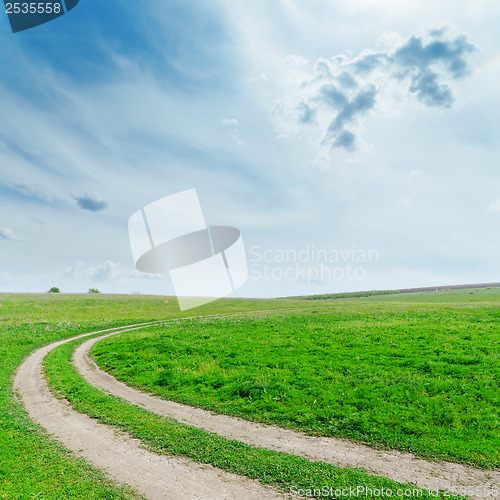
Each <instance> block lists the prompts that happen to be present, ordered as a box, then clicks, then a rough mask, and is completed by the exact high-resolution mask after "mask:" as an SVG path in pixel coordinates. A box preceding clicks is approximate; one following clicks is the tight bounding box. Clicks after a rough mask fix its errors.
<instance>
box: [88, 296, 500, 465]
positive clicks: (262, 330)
mask: <svg viewBox="0 0 500 500" xmlns="http://www.w3.org/2000/svg"><path fill="white" fill-rule="evenodd" d="M470 292H471V291H465V290H454V291H450V292H427V294H425V293H424V294H423V295H422V294H420V293H417V294H408V295H407V294H399V295H398V296H391V295H387V296H383V297H369V298H366V299H360V298H358V299H352V300H342V301H335V302H331V303H330V304H331V306H330V307H331V308H330V311H329V312H327V313H325V312H324V311H325V310H324V309H320V308H318V309H317V311H316V312H315V311H309V312H303V313H288V314H286V315H273V316H269V317H265V318H251V317H246V318H225V319H202V320H191V321H183V322H178V323H176V324H172V325H168V326H161V327H151V328H147V329H145V330H141V331H140V333H138V332H131V333H126V334H121V335H119V336H116V337H112V338H109V339H106V340H104V341H101V342H99V343H98V344H97V345H96V346H95V347H94V349H93V351H92V356H93V357H94V359H95V360H96V361H97V362H98V364H99V365H100V366H101V367H103V368H104V369H105V370H107V371H109V372H111V373H112V374H113V375H115V376H116V377H117V378H118V379H120V380H123V381H125V382H126V383H128V384H129V385H133V386H135V387H138V388H140V389H146V390H148V391H151V392H153V393H154V394H157V395H159V396H160V397H162V398H165V399H171V400H175V401H179V402H182V403H186V404H190V405H193V406H198V407H202V408H206V409H210V410H215V411H217V412H221V413H226V414H231V415H238V416H242V417H244V418H247V419H250V420H255V421H261V422H266V423H275V424H278V425H280V426H282V427H287V428H295V429H301V430H305V431H306V432H308V433H311V434H316V435H326V436H338V437H346V438H350V439H354V440H358V441H361V442H365V443H368V444H370V445H374V446H383V447H387V448H397V449H399V450H404V451H411V452H414V453H416V454H418V455H420V456H423V457H426V458H430V459H433V458H434V459H446V460H451V461H456V462H462V463H467V464H471V465H475V466H478V467H483V468H490V467H491V468H497V469H498V467H499V459H500V452H499V450H500V415H499V408H500V391H499V386H498V379H499V375H500V362H499V361H500V354H499V349H498V347H499V341H500V293H499V290H498V289H493V290H488V289H486V290H475V291H473V293H470ZM396 297H397V298H396ZM323 303H324V302H323Z"/></svg>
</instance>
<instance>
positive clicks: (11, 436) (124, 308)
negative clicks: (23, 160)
mask: <svg viewBox="0 0 500 500" xmlns="http://www.w3.org/2000/svg"><path fill="white" fill-rule="evenodd" d="M296 302H297V301H285V302H283V301H272V300H250V299H237V300H235V299H232V300H220V301H217V302H214V303H212V304H207V305H206V306H204V307H201V308H199V309H197V310H196V314H208V313H228V312H235V311H241V310H252V309H272V308H283V307H297V304H296ZM301 305H303V306H304V305H306V304H298V306H299V307H300V306H301ZM187 313H192V311H187ZM183 315H184V316H186V315H189V314H186V313H181V312H179V310H178V307H177V300H176V299H175V298H172V297H163V296H142V295H141V296H137V295H133V296H131V295H105V294H81V295H77V294H74V295H72V294H5V293H1V294H0V387H1V389H0V435H1V437H0V500H4V499H7V500H12V499H16V500H17V499H19V500H21V499H22V500H25V499H34V498H36V499H37V500H60V499H62V498H64V499H82V500H88V499H89V498H93V499H131V498H138V497H137V496H136V495H134V494H133V493H132V492H131V491H130V490H128V489H124V488H120V487H117V486H116V485H114V484H113V483H111V482H110V481H109V480H107V479H106V478H105V476H104V475H103V474H102V473H101V472H100V471H99V470H97V469H95V468H94V467H91V466H89V465H88V464H87V463H86V462H85V461H83V460H81V459H77V458H75V456H74V455H73V454H71V453H69V452H68V451H67V450H66V449H65V448H64V447H63V446H61V445H58V444H57V443H56V442H55V441H53V440H52V439H50V438H49V437H48V436H47V435H46V434H44V432H43V430H42V429H41V428H40V427H39V426H37V425H35V424H33V423H32V422H31V420H30V419H29V418H28V415H27V413H26V411H25V410H24V408H23V407H22V404H21V403H19V402H17V401H16V400H15V398H14V394H13V392H12V376H13V373H14V370H15V369H16V368H17V366H19V365H20V364H21V362H22V360H23V359H24V358H25V357H26V356H27V355H28V354H29V353H30V352H31V351H32V350H34V349H36V348H38V347H40V346H42V345H45V344H47V343H49V342H54V341H57V340H60V339H63V338H67V337H71V336H74V335H78V334H81V333H84V332H88V331H93V330H100V329H105V328H111V327H114V326H119V325H125V324H132V323H140V322H146V321H151V320H158V319H165V318H172V317H176V316H183Z"/></svg>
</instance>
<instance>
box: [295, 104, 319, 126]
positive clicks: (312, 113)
mask: <svg viewBox="0 0 500 500" xmlns="http://www.w3.org/2000/svg"><path fill="white" fill-rule="evenodd" d="M297 111H298V113H299V122H300V123H303V124H308V123H314V122H315V121H316V109H314V108H312V107H311V106H309V104H306V103H305V102H301V103H299V105H298V106H297Z"/></svg>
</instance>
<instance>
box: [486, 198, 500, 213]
mask: <svg viewBox="0 0 500 500" xmlns="http://www.w3.org/2000/svg"><path fill="white" fill-rule="evenodd" d="M486 210H490V211H491V212H500V198H499V199H498V200H497V201H495V202H494V203H492V204H491V205H490V206H489V207H488V208H487V209H486Z"/></svg>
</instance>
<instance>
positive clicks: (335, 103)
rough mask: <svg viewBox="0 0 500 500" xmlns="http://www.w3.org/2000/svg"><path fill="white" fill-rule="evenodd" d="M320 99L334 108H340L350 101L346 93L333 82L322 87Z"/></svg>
mask: <svg viewBox="0 0 500 500" xmlns="http://www.w3.org/2000/svg"><path fill="white" fill-rule="evenodd" d="M318 100H320V101H323V102H324V103H325V104H328V106H330V107H332V108H333V109H339V108H341V107H343V106H345V105H346V104H347V103H348V100H347V97H346V95H345V94H344V93H343V92H340V90H338V89H337V87H336V86H335V85H334V84H333V83H327V84H325V85H323V86H322V87H321V88H320V91H319V96H318Z"/></svg>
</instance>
